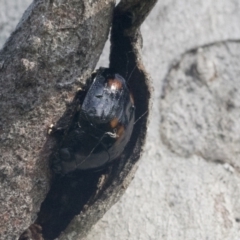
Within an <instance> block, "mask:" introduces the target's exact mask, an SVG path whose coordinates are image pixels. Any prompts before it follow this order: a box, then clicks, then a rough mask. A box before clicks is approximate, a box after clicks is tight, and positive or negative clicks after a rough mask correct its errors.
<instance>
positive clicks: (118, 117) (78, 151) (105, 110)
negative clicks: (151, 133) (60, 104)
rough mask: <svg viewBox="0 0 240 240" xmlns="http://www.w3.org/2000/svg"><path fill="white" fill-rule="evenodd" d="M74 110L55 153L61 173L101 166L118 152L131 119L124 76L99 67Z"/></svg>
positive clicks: (127, 136) (131, 103)
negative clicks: (81, 100)
mask: <svg viewBox="0 0 240 240" xmlns="http://www.w3.org/2000/svg"><path fill="white" fill-rule="evenodd" d="M76 114H77V117H76V119H77V120H76V123H75V125H74V126H73V127H72V128H71V129H70V131H69V132H68V133H67V136H66V137H65V139H64V141H63V143H62V144H61V148H60V150H59V151H58V153H57V155H56V160H57V161H56V162H58V163H57V165H58V166H57V167H58V171H60V172H61V173H62V174H67V173H69V172H72V171H75V170H94V169H101V168H104V167H105V166H106V165H108V164H109V163H110V162H112V161H113V160H115V159H117V158H118V157H119V156H120V155H121V154H122V152H123V150H124V148H125V147H126V145H127V143H128V141H129V139H130V137H131V134H132V130H133V126H134V120H135V107H134V101H133V97H132V94H131V93H130V91H129V88H128V86H127V83H126V81H125V79H124V78H123V77H122V76H120V75H119V74H116V73H113V72H112V71H111V70H110V69H106V68H100V69H99V70H98V71H97V74H96V75H95V77H94V78H93V80H92V83H91V84H90V86H89V87H88V89H87V92H86V96H85V98H84V100H83V102H82V105H81V108H80V110H79V111H78V112H77V113H76Z"/></svg>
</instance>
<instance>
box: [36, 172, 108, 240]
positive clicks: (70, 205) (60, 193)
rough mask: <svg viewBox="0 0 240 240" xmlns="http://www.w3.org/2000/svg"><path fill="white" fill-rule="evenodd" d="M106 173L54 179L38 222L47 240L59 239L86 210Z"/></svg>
mask: <svg viewBox="0 0 240 240" xmlns="http://www.w3.org/2000/svg"><path fill="white" fill-rule="evenodd" d="M104 172H106V170H103V171H100V172H80V173H76V174H74V175H72V176H71V177H69V176H65V177H57V178H56V179H54V181H53V183H52V185H51V189H50V191H49V193H48V194H47V197H46V199H45V201H44V202H43V203H42V205H41V209H40V212H39V215H38V219H37V221H36V224H39V225H40V226H41V227H42V234H43V237H44V239H45V240H53V239H55V238H57V237H58V236H59V235H60V233H61V232H62V231H63V230H64V229H65V228H66V227H67V226H68V224H69V223H70V221H71V220H72V219H73V217H74V216H75V215H78V214H79V213H80V212H81V211H83V210H84V208H85V207H86V204H87V203H88V201H89V199H90V198H91V196H92V195H93V193H96V190H97V184H98V180H99V178H100V176H101V175H102V174H104Z"/></svg>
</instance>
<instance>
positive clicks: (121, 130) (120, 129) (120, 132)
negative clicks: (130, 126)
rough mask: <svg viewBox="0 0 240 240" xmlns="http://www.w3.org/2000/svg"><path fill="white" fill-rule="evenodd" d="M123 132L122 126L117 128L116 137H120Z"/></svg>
mask: <svg viewBox="0 0 240 240" xmlns="http://www.w3.org/2000/svg"><path fill="white" fill-rule="evenodd" d="M124 132H125V128H124V126H123V125H121V126H119V127H118V129H117V135H118V137H121V136H122V135H123V134H124Z"/></svg>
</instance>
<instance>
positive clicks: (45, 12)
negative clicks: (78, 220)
mask: <svg viewBox="0 0 240 240" xmlns="http://www.w3.org/2000/svg"><path fill="white" fill-rule="evenodd" d="M113 6H114V1H112V0H107V1H105V0H104V1H103V0H100V1H97V2H96V1H71V0H67V1H47V0H44V1H42V0H36V1H34V2H33V3H32V4H31V5H30V6H29V8H28V10H27V11H26V12H25V13H24V15H23V17H22V19H21V21H20V23H19V24H18V26H17V28H16V29H15V31H14V32H13V33H12V35H11V36H10V38H9V39H8V40H7V43H6V44H5V45H4V47H3V49H2V50H1V51H0V83H1V84H0V98H1V101H0V112H1V116H0V134H1V135H0V142H1V143H0V148H1V150H0V153H1V159H0V166H1V167H0V179H1V189H0V198H1V205H0V222H1V223H0V239H7V238H8V239H16V238H17V237H18V236H19V235H20V233H21V232H22V231H23V230H24V229H26V228H27V227H29V225H30V224H31V223H32V222H33V221H34V220H35V219H36V213H37V212H38V211H39V207H40V204H41V202H42V201H43V199H44V197H45V195H46V192H47V190H48V187H49V186H48V184H49V176H48V175H47V174H46V173H47V172H48V161H47V160H48V156H49V154H50V151H51V147H52V144H51V142H48V144H45V145H44V143H45V142H46V139H47V134H46V133H47V129H48V127H49V126H50V124H51V123H54V122H55V121H56V120H57V119H58V118H59V117H60V116H61V115H62V114H63V112H64V110H65V107H66V104H67V103H68V101H70V100H72V97H73V94H74V92H75V91H76V89H77V88H78V87H79V85H80V83H81V82H82V81H83V79H85V78H86V77H87V76H89V75H90V73H91V72H92V71H93V69H94V68H95V65H96V63H97V61H98V58H99V55H100V54H101V51H102V48H103V46H104V43H105V41H106V39H107V36H108V33H109V28H110V23H111V19H112V10H113ZM6 11H7V10H6ZM9 11H11V10H9ZM5 22H7V21H5ZM99 29H101V31H99ZM92 52H94V54H92ZM51 110H53V111H51Z"/></svg>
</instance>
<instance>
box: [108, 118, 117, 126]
mask: <svg viewBox="0 0 240 240" xmlns="http://www.w3.org/2000/svg"><path fill="white" fill-rule="evenodd" d="M117 125H118V119H117V118H114V119H113V120H111V121H110V126H111V128H115V127H116V126H117Z"/></svg>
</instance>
